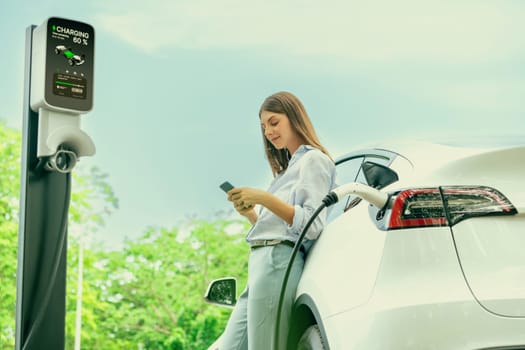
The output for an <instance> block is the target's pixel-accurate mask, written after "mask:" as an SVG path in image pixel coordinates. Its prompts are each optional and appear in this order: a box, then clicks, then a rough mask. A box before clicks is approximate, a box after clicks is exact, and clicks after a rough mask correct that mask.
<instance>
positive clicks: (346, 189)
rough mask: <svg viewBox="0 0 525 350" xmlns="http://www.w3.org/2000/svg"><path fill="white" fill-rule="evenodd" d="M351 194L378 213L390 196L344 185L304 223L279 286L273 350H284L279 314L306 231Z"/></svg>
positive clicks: (362, 185)
mask: <svg viewBox="0 0 525 350" xmlns="http://www.w3.org/2000/svg"><path fill="white" fill-rule="evenodd" d="M350 194H353V195H356V196H358V197H360V198H362V199H364V200H366V201H367V202H369V203H370V204H372V205H373V206H375V207H377V208H378V209H380V211H383V210H384V208H385V207H386V206H387V205H388V202H389V199H390V196H389V195H388V194H386V193H384V192H381V191H379V190H377V189H375V188H373V187H370V186H367V185H365V184H361V183H358V182H352V183H349V184H346V185H342V186H339V187H337V188H335V189H334V190H332V191H331V192H330V193H329V194H327V195H326V197H325V198H323V200H322V204H321V205H320V206H319V207H318V208H317V209H316V210H315V211H314V213H313V214H312V217H311V218H310V220H308V222H307V223H306V225H305V227H304V229H303V231H302V232H301V234H300V235H299V238H298V239H297V242H296V243H295V246H294V248H293V251H292V255H291V256H290V260H289V262H288V266H287V268H286V272H285V274H284V278H283V282H282V285H281V293H280V295H279V304H278V306H277V320H276V322H275V331H274V344H273V349H274V350H285V349H280V348H279V338H280V326H281V312H282V308H283V303H284V295H285V293H286V285H287V284H288V278H289V277H290V272H291V270H292V265H293V262H294V261H295V257H296V256H297V252H299V250H300V248H301V244H302V242H303V240H304V237H305V236H306V232H308V229H309V228H310V226H311V225H312V223H313V222H314V220H315V219H316V218H317V216H318V215H319V214H320V213H321V211H323V209H325V208H327V207H329V206H331V205H334V204H335V203H337V202H338V201H339V200H340V199H342V198H344V197H346V196H348V195H350Z"/></svg>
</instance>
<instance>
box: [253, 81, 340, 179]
mask: <svg viewBox="0 0 525 350" xmlns="http://www.w3.org/2000/svg"><path fill="white" fill-rule="evenodd" d="M262 111H267V112H273V113H282V114H286V116H287V117H288V120H289V121H290V125H291V127H292V130H293V131H295V132H296V133H297V135H298V136H299V137H300V138H301V139H302V140H303V142H304V144H305V145H310V146H313V147H315V148H318V149H319V150H321V151H322V152H323V153H324V154H326V155H327V156H328V157H330V159H331V156H330V154H329V153H328V151H327V150H326V148H324V147H323V145H321V142H320V141H319V138H318V137H317V134H316V133H315V130H314V127H313V125H312V122H311V121H310V117H308V113H306V110H305V108H304V106H303V104H302V103H301V101H300V100H299V99H298V98H297V97H296V96H295V95H293V94H291V93H289V92H286V91H281V92H277V93H275V94H273V95H271V96H269V97H267V98H266V99H265V100H264V102H263V104H262V106H261V109H260V110H259V119H260V118H261V112H262ZM261 132H262V136H263V144H264V150H265V152H266V158H267V159H268V162H269V163H270V168H271V169H272V173H273V175H274V176H276V175H277V174H280V173H281V172H283V171H285V170H286V168H288V161H289V160H290V155H289V153H288V150H287V149H281V150H278V149H277V148H275V146H274V145H272V143H271V142H270V141H268V139H266V137H265V136H264V130H263V129H262V127H261Z"/></svg>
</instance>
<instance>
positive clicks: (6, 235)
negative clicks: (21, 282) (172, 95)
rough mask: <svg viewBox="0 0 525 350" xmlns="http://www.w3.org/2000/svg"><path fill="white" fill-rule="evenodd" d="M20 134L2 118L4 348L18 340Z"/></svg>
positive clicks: (0, 339) (0, 331)
mask: <svg viewBox="0 0 525 350" xmlns="http://www.w3.org/2000/svg"><path fill="white" fill-rule="evenodd" d="M20 140H21V137H20V133H19V132H18V131H16V130H14V129H11V128H9V127H7V126H6V125H5V122H4V121H3V120H0V159H1V160H2V161H1V162H0V349H1V350H4V349H9V350H11V349H13V348H14V339H15V308H16V265H17V246H18V202H19V200H18V198H19V193H20V186H19V183H20Z"/></svg>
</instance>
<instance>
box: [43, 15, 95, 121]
mask: <svg viewBox="0 0 525 350" xmlns="http://www.w3.org/2000/svg"><path fill="white" fill-rule="evenodd" d="M94 44H95V31H94V29H93V27H92V26H90V25H89V24H86V23H82V22H77V21H72V20H68V19H63V18H50V19H48V21H47V47H46V89H45V90H46V91H45V98H46V101H47V103H49V104H50V105H53V106H57V107H61V108H67V109H73V110H78V111H89V110H90V109H91V108H92V106H93V73H94V72H93V70H94V69H93V68H94V65H93V63H94V62H93V61H94Z"/></svg>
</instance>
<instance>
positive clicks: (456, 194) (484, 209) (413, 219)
mask: <svg viewBox="0 0 525 350" xmlns="http://www.w3.org/2000/svg"><path fill="white" fill-rule="evenodd" d="M516 212H517V211H516V209H515V208H514V206H513V205H512V204H511V203H510V201H509V200H508V199H507V198H506V197H505V196H504V195H503V194H501V193H500V192H499V191H498V190H495V189H493V188H490V187H479V186H470V187H466V186H448V187H441V188H420V189H409V190H404V191H401V192H399V193H398V194H397V195H396V196H395V197H394V200H393V203H392V207H391V209H390V218H389V220H388V229H389V230H393V229H402V228H414V227H432V226H448V225H450V226H453V225H455V224H457V223H458V222H460V221H461V220H464V219H466V218H469V217H475V216H488V215H513V214H516Z"/></svg>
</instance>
